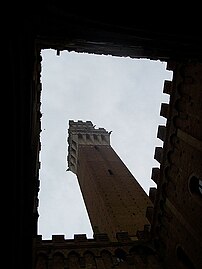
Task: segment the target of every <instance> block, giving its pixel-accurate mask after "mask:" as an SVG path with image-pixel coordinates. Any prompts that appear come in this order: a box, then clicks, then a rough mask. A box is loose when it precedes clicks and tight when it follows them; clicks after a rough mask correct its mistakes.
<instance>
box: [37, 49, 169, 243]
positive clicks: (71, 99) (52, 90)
mask: <svg viewBox="0 0 202 269" xmlns="http://www.w3.org/2000/svg"><path fill="white" fill-rule="evenodd" d="M42 58H43V60H42V74H41V82H42V99H41V102H42V105H41V112H42V132H41V144H42V148H41V153H40V162H41V168H40V192H39V220H38V234H41V235H42V237H43V239H51V237H52V234H64V236H65V238H73V237H74V234H86V235H87V237H88V238H92V237H93V233H92V229H91V225H90V222H89V219H88V215H87V211H86V208H85V206H84V201H83V198H82V196H81V192H80V189H79V185H78V182H77V178H76V176H75V175H74V174H73V173H72V172H70V171H66V169H67V168H68V165H67V154H68V152H67V148H68V144H67V135H68V127H69V126H68V122H69V120H74V121H78V120H83V121H87V120H90V121H92V123H93V124H95V125H96V128H100V127H101V128H105V129H106V130H107V131H111V130H112V134H111V136H110V137H111V146H112V147H113V148H114V150H115V151H116V152H117V154H118V155H119V156H120V158H121V159H122V161H123V162H124V163H125V164H126V166H127V167H128V169H129V170H130V171H131V173H132V174H133V175H134V177H135V178H136V179H137V181H138V182H139V183H140V185H141V186H142V187H143V189H144V190H145V192H146V193H147V194H148V193H149V188H150V187H153V186H155V183H154V182H153V181H152V180H151V171H152V168H153V167H159V163H158V162H157V161H156V160H154V151H155V147H157V146H162V145H163V144H162V141H161V140H159V139H158V138H157V128H158V125H165V124H166V120H165V119H164V118H163V117H161V116H160V106H161V103H168V102H169V96H168V95H167V94H163V85H164V80H172V72H171V71H168V70H166V63H164V62H160V61H151V60H149V59H131V58H129V57H127V58H121V57H112V56H104V55H102V56H101V55H93V54H84V53H75V52H67V51H64V52H61V54H60V56H57V55H56V51H55V50H43V51H42Z"/></svg>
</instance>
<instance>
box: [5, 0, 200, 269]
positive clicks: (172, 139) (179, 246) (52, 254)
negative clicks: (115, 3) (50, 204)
mask: <svg viewBox="0 0 202 269" xmlns="http://www.w3.org/2000/svg"><path fill="white" fill-rule="evenodd" d="M15 4H17V6H15V7H16V8H15V12H12V19H11V14H9V16H8V17H6V18H9V19H10V21H9V22H10V23H8V24H7V28H6V33H8V32H9V34H7V36H6V38H5V42H3V43H4V46H5V51H6V56H7V57H6V64H7V65H6V68H4V70H5V71H6V74H7V77H8V78H7V79H6V83H7V84H6V90H5V91H4V93H5V94H6V98H5V99H4V100H8V101H9V106H10V108H11V111H10V113H8V114H7V117H8V118H9V119H8V122H9V124H8V130H6V133H7V134H11V137H10V136H8V138H7V141H6V145H7V147H8V149H7V150H8V152H9V164H12V165H11V166H12V169H10V167H9V172H10V173H9V180H7V182H8V187H7V188H5V189H4V190H8V195H7V197H9V199H10V200H9V201H10V203H9V205H8V206H9V212H11V214H10V216H11V219H10V220H9V223H8V224H9V225H8V226H9V227H10V224H12V229H10V228H9V231H8V234H9V240H10V241H11V249H9V251H10V252H9V253H11V257H12V259H11V263H12V264H10V263H9V264H8V266H9V268H21V269H24V268H26V269H27V268H32V269H33V268H34V269H35V268H68V267H69V268H102V269H104V268H113V267H114V268H116V267H118V268H162V269H168V268H169V269H170V268H175V269H176V268H186V269H187V268H189V269H190V268H191V269H193V268H194V269H201V267H202V266H201V265H202V255H201V252H202V242H201V241H202V240H201V238H202V225H201V207H202V205H201V187H200V186H201V178H202V165H201V164H202V161H201V160H202V120H201V119H202V107H201V104H202V102H201V100H202V91H201V88H202V80H201V77H202V35H201V31H200V27H198V25H200V23H199V21H198V19H199V18H200V16H197V15H196V14H198V10H196V9H197V7H196V4H194V9H195V10H193V11H194V12H192V11H191V9H192V8H193V4H192V3H190V5H189V10H188V11H187V10H186V9H184V6H183V12H177V13H178V14H177V16H176V17H175V16H174V15H175V14H174V11H175V10H174V8H173V6H172V5H170V7H171V9H172V10H170V12H168V9H169V7H168V6H167V7H166V11H167V14H169V15H166V16H165V7H163V8H162V10H161V7H160V6H158V14H163V15H164V16H165V20H162V21H161V22H158V23H156V21H154V14H156V10H157V9H155V10H153V12H152V10H150V12H149V14H151V16H149V14H146V12H145V13H144V12H142V13H141V19H140V18H139V17H138V16H137V12H135V11H136V10H137V9H136V10H134V9H133V8H132V9H131V10H129V9H130V6H129V5H125V7H126V8H127V10H128V11H132V13H130V12H128V13H127V16H123V12H124V11H123V9H122V10H121V11H120V12H118V10H116V11H114V12H112V11H109V10H108V9H107V8H105V11H103V12H100V9H99V8H98V7H97V6H96V7H94V6H92V7H91V8H90V9H88V11H84V9H83V8H82V7H80V6H79V5H78V4H77V6H76V8H75V9H71V8H70V6H69V2H64V1H60V0H57V1H55V0H53V1H44V0H42V1H40V2H39V1H34V2H33V1H30V2H29V5H26V4H25V3H24V2H23V3H15ZM9 5H10V6H9V8H8V9H6V11H8V12H10V13H11V11H10V10H11V7H13V5H14V3H10V2H9ZM139 10H145V7H144V8H143V9H139ZM199 10H200V9H199ZM182 13H183V14H182ZM170 14H171V15H170ZM190 14H194V15H193V16H192V19H191V20H190V19H189V18H190ZM181 15H182V16H181ZM171 17H172V18H171ZM19 18H20V19H19ZM168 21H169V23H168ZM171 21H172V27H171V24H170V22H171ZM148 22H149V23H148ZM50 48H51V49H54V50H55V51H56V53H57V55H58V56H59V55H60V51H63V50H67V51H75V52H85V53H94V54H105V55H112V56H120V57H131V58H138V59H140V58H146V59H151V60H159V61H164V62H166V63H167V69H168V70H171V71H172V72H173V79H172V81H171V82H170V81H165V84H164V89H163V91H164V93H166V94H169V95H170V101H169V104H162V106H161V111H160V116H163V117H165V118H166V119H167V120H166V125H165V126H159V129H158V133H157V136H158V137H159V138H160V139H162V140H163V142H164V143H163V147H162V148H161V147H157V148H156V149H155V154H154V158H155V159H156V160H157V161H158V162H159V163H160V168H158V167H154V168H153V169H152V173H151V178H152V180H154V181H155V182H156V184H157V187H156V188H151V189H150V192H149V198H150V200H151V202H152V205H151V206H149V207H147V210H146V217H147V219H148V220H149V222H150V225H149V226H147V225H146V226H145V227H144V230H143V231H138V232H137V238H138V240H132V239H133V238H132V239H131V238H130V236H129V234H128V233H127V232H125V231H123V232H118V233H117V235H116V239H117V241H115V242H112V241H111V240H110V239H109V237H108V236H107V234H104V233H96V234H95V238H94V239H87V238H86V237H85V235H75V238H74V239H72V240H68V241H67V240H65V239H64V238H63V236H56V235H53V237H52V240H42V238H41V236H40V235H38V232H37V221H38V192H39V189H40V182H39V177H38V175H39V169H40V162H39V152H40V132H41V117H42V114H41V111H40V105H41V100H40V94H41V90H42V85H41V50H43V49H50ZM7 67H8V68H7ZM112 172H113V170H112ZM10 241H9V242H10ZM6 243H8V240H7V241H6ZM9 262H10V261H9Z"/></svg>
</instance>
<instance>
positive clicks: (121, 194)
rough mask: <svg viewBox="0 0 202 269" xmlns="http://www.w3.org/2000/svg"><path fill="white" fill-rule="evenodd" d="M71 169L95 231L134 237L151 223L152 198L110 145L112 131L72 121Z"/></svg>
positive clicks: (70, 137) (70, 128)
mask: <svg viewBox="0 0 202 269" xmlns="http://www.w3.org/2000/svg"><path fill="white" fill-rule="evenodd" d="M67 161H68V170H70V171H72V172H73V173H75V174H76V175H77V179H78V182H79V186H80V189H81V193H82V195H83V199H84V202H85V205H86V209H87V212H88V215H89V219H90V222H91V225H92V229H93V232H94V234H96V233H107V234H108V236H109V238H110V240H112V241H116V233H117V232H123V231H126V232H128V234H129V236H131V237H135V236H136V232H137V231H138V230H139V231H142V230H144V226H145V225H147V224H149V222H148V220H147V218H146V208H147V207H148V206H151V201H150V199H149V197H148V195H147V194H146V193H145V191H144V190H143V188H142V187H141V186H140V184H139V183H138V182H137V180H136V179H135V178H134V176H133V175H132V174H131V172H130V171H129V170H128V168H127V167H126V165H125V164H124V163H123V162H122V160H121V159H120V157H119V156H118V155H117V153H116V152H115V150H114V149H113V148H112V147H111V145H110V132H108V131H106V130H105V129H104V128H98V129H97V128H95V126H94V125H93V124H92V122H91V121H86V122H83V121H77V122H75V121H73V120H70V121H69V130H68V157H67Z"/></svg>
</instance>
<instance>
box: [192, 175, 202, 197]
mask: <svg viewBox="0 0 202 269" xmlns="http://www.w3.org/2000/svg"><path fill="white" fill-rule="evenodd" d="M189 189H190V192H191V193H192V194H194V195H196V196H198V197H200V198H202V179H201V178H199V177H197V176H195V175H193V176H191V177H190V179H189Z"/></svg>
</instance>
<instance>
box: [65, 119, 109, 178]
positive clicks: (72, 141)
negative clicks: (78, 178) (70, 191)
mask: <svg viewBox="0 0 202 269" xmlns="http://www.w3.org/2000/svg"><path fill="white" fill-rule="evenodd" d="M95 126H96V125H93V123H92V122H91V121H85V122H84V121H81V120H78V121H73V120H69V130H68V157H67V162H68V170H70V171H72V172H73V173H75V174H76V171H77V157H78V147H79V146H80V145H110V134H111V131H110V132H108V131H106V129H105V128H95Z"/></svg>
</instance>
